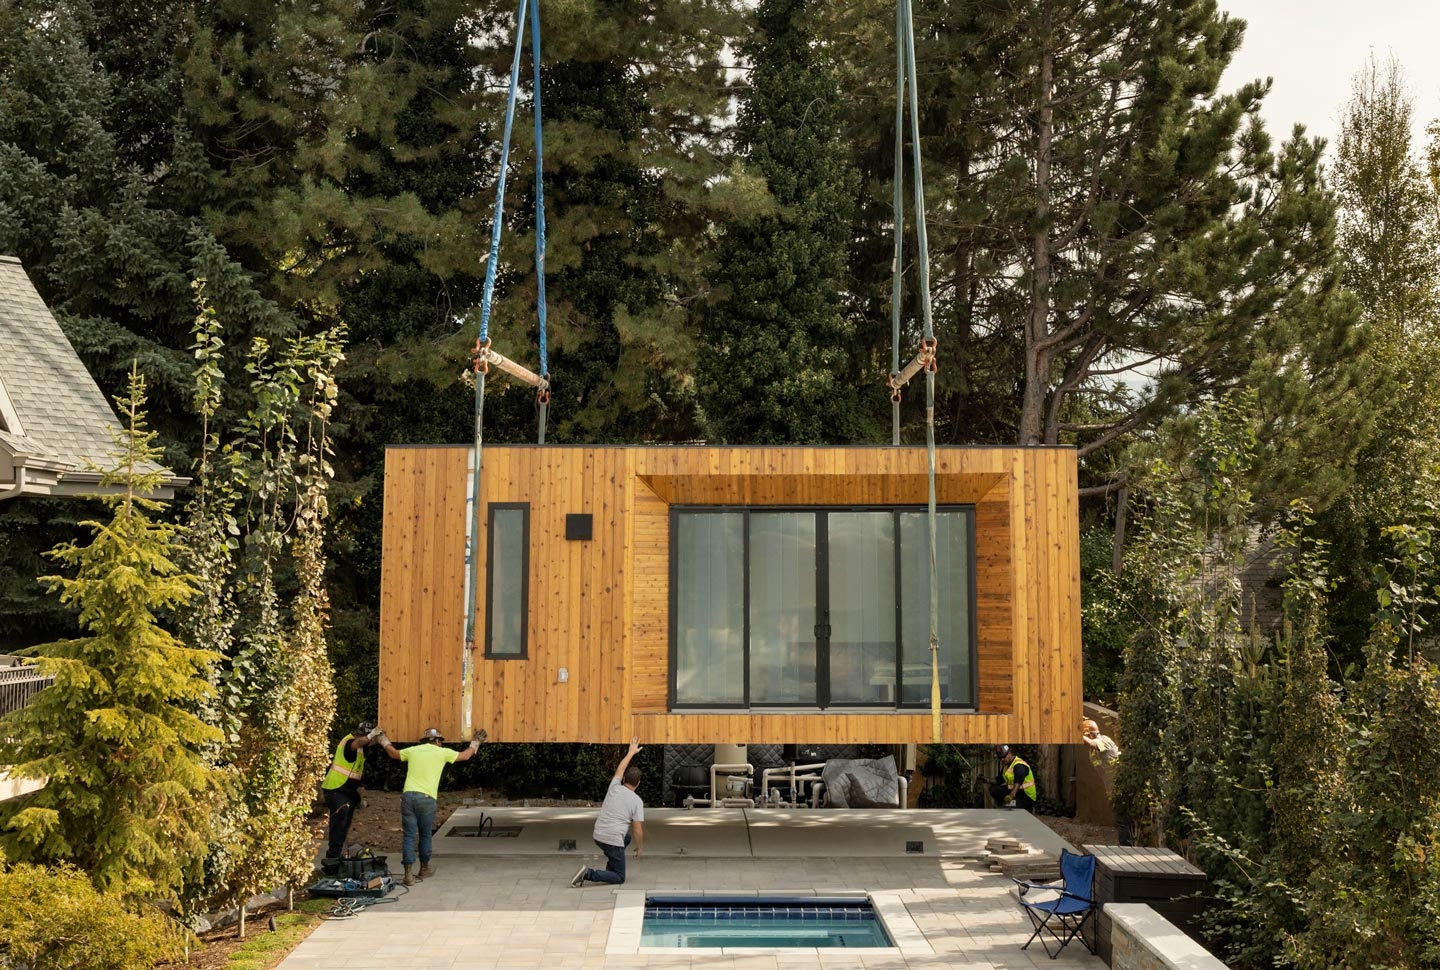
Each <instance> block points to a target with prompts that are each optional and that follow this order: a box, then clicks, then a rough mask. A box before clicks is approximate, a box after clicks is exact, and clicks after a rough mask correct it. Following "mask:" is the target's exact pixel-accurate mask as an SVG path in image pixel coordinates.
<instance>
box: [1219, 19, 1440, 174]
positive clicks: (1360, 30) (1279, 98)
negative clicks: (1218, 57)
mask: <svg viewBox="0 0 1440 970" xmlns="http://www.w3.org/2000/svg"><path fill="white" fill-rule="evenodd" d="M1219 6H1220V9H1221V10H1225V11H1228V12H1229V13H1231V14H1233V15H1234V16H1236V17H1239V18H1241V19H1242V20H1245V21H1246V22H1247V23H1248V25H1249V26H1248V27H1247V28H1246V30H1245V41H1244V43H1243V44H1242V45H1241V47H1240V50H1239V52H1238V53H1237V54H1236V56H1235V60H1234V61H1233V62H1231V65H1230V68H1229V70H1228V71H1226V73H1225V78H1224V80H1223V81H1222V84H1221V87H1222V90H1226V91H1232V90H1234V89H1235V88H1237V87H1238V86H1239V85H1240V84H1242V83H1244V82H1245V81H1247V80H1251V79H1253V78H1261V77H1272V78H1274V79H1275V86H1274V88H1273V89H1272V90H1271V92H1270V96H1269V97H1268V98H1266V99H1265V111H1264V115H1265V121H1266V127H1267V128H1268V129H1269V130H1270V132H1271V133H1272V134H1274V135H1276V136H1281V137H1285V136H1288V135H1289V134H1290V128H1291V126H1292V125H1293V124H1294V123H1295V122H1297V121H1299V122H1303V123H1304V124H1305V127H1306V129H1307V130H1308V131H1309V132H1310V133H1311V134H1314V135H1323V136H1325V138H1326V139H1327V140H1328V141H1329V142H1330V145H1331V147H1332V149H1333V147H1334V144H1335V136H1336V134H1337V132H1338V131H1339V127H1340V124H1339V118H1340V109H1341V106H1342V105H1343V104H1344V103H1345V101H1346V100H1347V99H1348V97H1349V94H1350V82H1351V78H1352V77H1353V76H1354V74H1355V72H1356V71H1357V70H1359V69H1360V67H1361V66H1362V65H1363V64H1364V61H1365V58H1366V56H1367V55H1368V54H1369V52H1370V51H1372V50H1373V51H1374V52H1375V54H1376V55H1377V56H1378V57H1379V58H1380V59H1381V60H1382V62H1383V60H1384V59H1385V58H1386V57H1388V56H1389V55H1390V54H1392V53H1393V54H1394V55H1395V57H1396V58H1397V59H1398V60H1399V61H1400V63H1401V65H1402V66H1403V67H1404V69H1405V74H1406V78H1407V79H1408V81H1409V82H1410V88H1411V93H1412V94H1413V95H1414V98H1415V114H1416V129H1417V131H1416V133H1417V137H1420V136H1421V133H1422V132H1423V131H1424V128H1425V125H1426V123H1427V122H1429V121H1432V120H1434V119H1436V118H1440V57H1437V56H1436V44H1437V42H1440V2H1436V0H1219ZM1417 147H1418V145H1417Z"/></svg>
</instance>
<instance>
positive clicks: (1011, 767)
mask: <svg viewBox="0 0 1440 970" xmlns="http://www.w3.org/2000/svg"><path fill="white" fill-rule="evenodd" d="M995 753H996V754H997V755H999V756H1000V774H999V775H998V776H997V777H996V779H995V784H993V785H991V786H990V797H991V798H992V799H994V800H995V804H996V805H1001V806H1003V805H1007V804H1009V803H1010V802H1014V803H1015V807H1016V808H1023V809H1025V811H1027V812H1034V811H1035V772H1033V771H1031V770H1030V766H1029V765H1028V764H1026V763H1025V761H1024V760H1023V759H1021V758H1019V757H1017V756H1016V754H1015V752H1014V751H1011V750H1010V745H1008V744H997V745H995Z"/></svg>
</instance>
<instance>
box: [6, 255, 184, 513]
mask: <svg viewBox="0 0 1440 970" xmlns="http://www.w3.org/2000/svg"><path fill="white" fill-rule="evenodd" d="M119 426H120V422H119V420H118V419H117V418H116V416H115V412H114V411H113V410H112V409H111V407H110V405H109V403H108V402H107V401H106V400H105V395H104V393H103V392H101V390H100V388H99V386H98V385H97V384H96V383H95V380H94V378H92V377H91V376H90V372H89V371H87V370H86V369H85V365H84V364H83V363H82V362H81V361H80V357H79V355H78V354H76V353H75V349H74V348H73V347H72V346H70V342H69V340H68V339H66V337H65V333H64V331H62V330H61V329H60V324H59V323H58V322H56V320H55V317H54V315H52V314H51V312H50V309H49V307H47V306H46V305H45V301H44V300H43V299H41V297H40V294H39V292H38V291H36V289H35V286H34V284H33V283H31V282H30V278H29V276H27V275H26V273H25V269H24V267H23V266H21V265H20V261H19V260H18V259H16V258H14V257H13V256H0V498H7V497H16V496H19V495H99V494H103V493H104V492H106V491H109V489H108V488H107V487H104V486H102V485H101V483H100V480H101V477H102V475H103V472H104V470H106V469H109V468H112V467H113V466H114V459H113V458H112V457H111V452H112V451H113V450H114V448H115V445H114V439H113V437H112V433H113V430H114V429H116V428H118V427H119ZM162 471H164V470H163V469H162ZM184 482H185V479H183V478H180V477H178V476H176V475H174V474H173V473H171V472H169V471H164V483H163V485H162V487H161V489H160V491H159V492H158V494H157V495H156V496H155V497H157V498H162V499H165V498H172V497H173V496H174V491H175V489H176V487H178V486H180V485H183V484H184Z"/></svg>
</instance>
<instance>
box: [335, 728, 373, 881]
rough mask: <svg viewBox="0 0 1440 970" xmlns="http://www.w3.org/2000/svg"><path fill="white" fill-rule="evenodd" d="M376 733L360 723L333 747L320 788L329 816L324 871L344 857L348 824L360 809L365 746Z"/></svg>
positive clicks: (348, 830) (348, 829)
mask: <svg viewBox="0 0 1440 970" xmlns="http://www.w3.org/2000/svg"><path fill="white" fill-rule="evenodd" d="M379 733H380V731H379V730H378V729H377V728H376V727H375V725H374V724H372V723H371V722H369V721H361V722H360V723H359V724H358V725H357V726H356V728H355V732H354V733H353V734H347V735H345V736H344V737H343V738H341V739H340V743H339V744H337V745H335V757H334V758H332V759H331V761H332V764H331V765H330V770H329V771H327V772H326V773H325V780H324V781H323V782H321V783H320V787H321V789H322V790H323V792H324V796H325V807H326V809H328V810H329V812H330V827H329V833H328V834H329V845H328V846H326V848H325V860H324V861H323V862H322V863H321V865H322V866H324V867H330V866H334V865H337V864H338V863H339V862H340V860H341V859H342V858H344V856H345V837H346V836H347V835H349V834H350V822H351V821H352V820H353V819H354V818H355V809H357V808H359V807H360V780H361V779H362V778H364V777H365V746H366V745H368V744H370V743H372V742H373V741H374V740H375V738H376V736H377V735H379Z"/></svg>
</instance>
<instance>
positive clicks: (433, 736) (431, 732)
mask: <svg viewBox="0 0 1440 970" xmlns="http://www.w3.org/2000/svg"><path fill="white" fill-rule="evenodd" d="M420 739H421V740H422V741H444V740H445V735H443V734H441V733H440V732H439V731H438V730H436V729H435V728H426V729H425V733H424V734H422V735H420Z"/></svg>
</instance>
